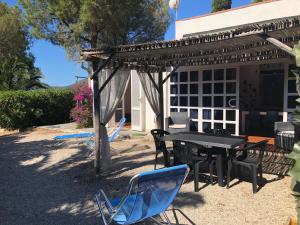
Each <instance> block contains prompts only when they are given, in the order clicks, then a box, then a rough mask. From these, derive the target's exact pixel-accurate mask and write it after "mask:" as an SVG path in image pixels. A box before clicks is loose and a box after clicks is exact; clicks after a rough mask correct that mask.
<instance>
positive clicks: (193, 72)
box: [190, 71, 198, 81]
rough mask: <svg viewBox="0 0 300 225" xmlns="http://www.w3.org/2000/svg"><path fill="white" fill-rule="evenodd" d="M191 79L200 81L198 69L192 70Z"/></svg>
mask: <svg viewBox="0 0 300 225" xmlns="http://www.w3.org/2000/svg"><path fill="white" fill-rule="evenodd" d="M190 81H198V71H191V72H190Z"/></svg>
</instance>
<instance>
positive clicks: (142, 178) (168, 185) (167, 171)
mask: <svg viewBox="0 0 300 225" xmlns="http://www.w3.org/2000/svg"><path fill="white" fill-rule="evenodd" d="M188 172H189V167H188V166H187V165H185V164H184V165H179V166H173V167H168V168H163V169H158V170H152V171H148V172H144V173H140V174H138V175H136V176H134V177H133V178H132V179H131V180H130V182H129V188H128V191H127V194H126V195H125V197H124V198H123V199H121V200H120V199H114V200H109V199H108V198H107V196H106V194H105V193H104V191H103V190H102V189H100V192H99V193H98V194H97V195H96V201H97V204H98V207H99V211H100V215H101V218H102V220H103V223H104V224H105V225H108V224H110V223H111V222H115V223H117V224H122V225H126V224H134V223H138V222H140V221H143V220H145V219H152V220H154V221H155V222H156V223H159V224H161V223H160V222H159V221H158V220H157V219H155V218H154V216H157V215H160V214H162V215H163V216H164V218H165V220H166V223H167V224H171V223H170V220H169V219H168V217H167V215H166V213H165V211H166V210H167V208H168V207H169V206H170V205H171V203H172V202H173V200H174V198H175V197H176V195H177V193H178V191H179V189H180V187H181V185H182V184H183V182H184V180H185V178H186V176H187V174H188ZM105 209H107V211H108V214H109V215H107V216H105V214H104V210H105ZM106 217H108V218H106Z"/></svg>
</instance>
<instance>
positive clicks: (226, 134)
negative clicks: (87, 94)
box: [205, 129, 231, 137]
mask: <svg viewBox="0 0 300 225" xmlns="http://www.w3.org/2000/svg"><path fill="white" fill-rule="evenodd" d="M205 133H206V134H211V135H216V136H222V137H230V136H231V133H230V131H229V130H226V129H209V130H207V131H206V132H205Z"/></svg>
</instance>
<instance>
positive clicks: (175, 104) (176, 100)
mask: <svg viewBox="0 0 300 225" xmlns="http://www.w3.org/2000/svg"><path fill="white" fill-rule="evenodd" d="M170 104H171V106H178V97H171V102H170Z"/></svg>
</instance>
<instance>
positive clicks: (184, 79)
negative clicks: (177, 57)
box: [179, 72, 188, 82]
mask: <svg viewBox="0 0 300 225" xmlns="http://www.w3.org/2000/svg"><path fill="white" fill-rule="evenodd" d="M179 78H180V82H187V80H188V73H187V72H181V73H180V76H179Z"/></svg>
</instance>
